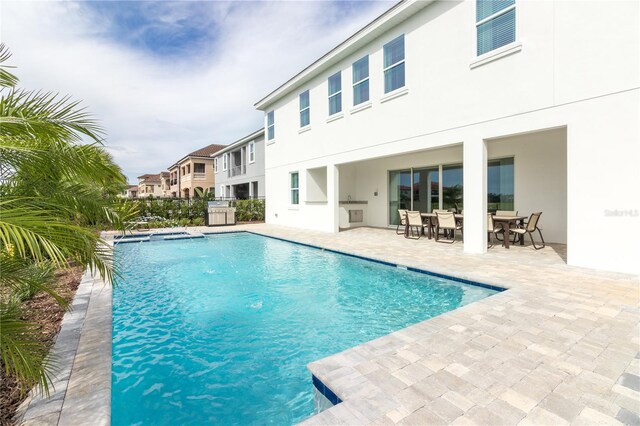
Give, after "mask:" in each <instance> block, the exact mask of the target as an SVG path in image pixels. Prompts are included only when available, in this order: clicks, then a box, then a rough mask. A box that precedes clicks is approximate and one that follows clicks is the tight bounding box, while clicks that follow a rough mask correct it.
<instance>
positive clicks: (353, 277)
mask: <svg viewBox="0 0 640 426" xmlns="http://www.w3.org/2000/svg"><path fill="white" fill-rule="evenodd" d="M115 259H116V262H118V264H119V266H120V268H121V271H122V274H121V276H120V277H118V278H116V287H115V288H114V292H113V361H112V362H113V365H112V367H113V369H112V371H113V373H112V375H113V382H112V413H111V422H112V424H113V425H125V424H126V425H129V424H145V425H161V424H205V423H219V424H225V425H227V424H265V423H271V424H293V423H296V422H299V421H301V420H303V419H304V418H306V417H308V416H310V415H312V414H313V411H314V399H313V398H314V397H313V385H312V376H311V373H310V372H309V371H308V370H307V368H306V365H307V364H308V363H309V362H311V361H314V360H318V359H321V358H323V357H326V356H329V355H331V354H334V353H337V352H340V351H342V350H345V349H348V348H350V347H353V346H356V345H358V344H360V343H364V342H366V341H369V340H372V339H374V338H377V337H380V336H383V335H385V334H388V333H390V332H393V331H395V330H398V329H401V328H404V327H406V326H408V325H411V324H414V323H417V322H420V321H422V320H425V319H428V318H431V317H434V316H436V315H439V314H441V313H443V312H447V311H450V310H452V309H455V308H457V307H459V306H462V305H465V304H468V303H471V302H474V301H476V300H479V299H482V298H484V297H487V296H490V295H492V294H494V293H496V292H497V290H494V289H489V288H483V287H478V286H473V285H468V284H465V283H461V282H457V281H453V280H448V279H445V278H441V277H435V276H431V275H428V274H424V273H418V272H413V271H409V270H405V269H401V268H395V267H391V266H387V265H382V264H379V263H375V262H372V261H369V260H364V259H359V258H354V257H350V256H345V255H341V254H337V253H333V252H330V251H324V250H319V249H315V248H311V247H306V246H303V245H299V244H293V243H289V242H285V241H280V240H276V239H273V238H267V237H262V236H259V235H255V234H250V233H236V234H221V235H215V236H210V237H207V238H202V239H195V240H180V241H157V242H156V241H150V242H146V243H143V244H122V245H120V244H119V245H117V246H116V247H115Z"/></svg>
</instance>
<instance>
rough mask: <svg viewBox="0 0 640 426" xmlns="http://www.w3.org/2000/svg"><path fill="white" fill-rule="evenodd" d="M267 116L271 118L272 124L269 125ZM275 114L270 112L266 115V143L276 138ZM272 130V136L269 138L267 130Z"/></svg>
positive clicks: (273, 111)
mask: <svg viewBox="0 0 640 426" xmlns="http://www.w3.org/2000/svg"><path fill="white" fill-rule="evenodd" d="M269 114H271V116H272V117H273V118H272V123H271V124H269ZM275 126H276V112H275V110H271V111H269V112H268V113H267V140H268V141H273V140H275V138H276V127H275ZM271 129H273V132H272V135H271V137H269V130H271Z"/></svg>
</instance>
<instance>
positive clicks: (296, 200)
mask: <svg viewBox="0 0 640 426" xmlns="http://www.w3.org/2000/svg"><path fill="white" fill-rule="evenodd" d="M290 176H291V204H300V182H299V181H298V172H293V173H291V174H290Z"/></svg>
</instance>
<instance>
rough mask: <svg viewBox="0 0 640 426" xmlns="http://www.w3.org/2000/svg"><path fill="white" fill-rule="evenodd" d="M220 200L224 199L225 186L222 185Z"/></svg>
mask: <svg viewBox="0 0 640 426" xmlns="http://www.w3.org/2000/svg"><path fill="white" fill-rule="evenodd" d="M218 198H224V185H220V195H218Z"/></svg>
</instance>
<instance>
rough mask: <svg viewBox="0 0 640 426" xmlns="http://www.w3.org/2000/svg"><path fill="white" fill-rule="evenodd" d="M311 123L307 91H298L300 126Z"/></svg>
mask: <svg viewBox="0 0 640 426" xmlns="http://www.w3.org/2000/svg"><path fill="white" fill-rule="evenodd" d="M309 123H311V107H310V105H309V91H308V90H305V91H304V92H302V93H300V127H304V126H308V125H309Z"/></svg>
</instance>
